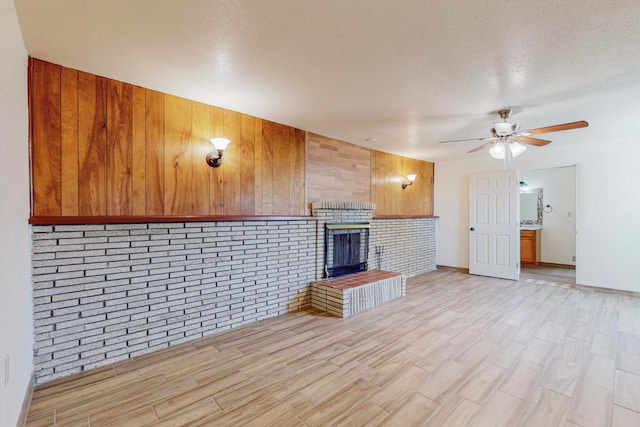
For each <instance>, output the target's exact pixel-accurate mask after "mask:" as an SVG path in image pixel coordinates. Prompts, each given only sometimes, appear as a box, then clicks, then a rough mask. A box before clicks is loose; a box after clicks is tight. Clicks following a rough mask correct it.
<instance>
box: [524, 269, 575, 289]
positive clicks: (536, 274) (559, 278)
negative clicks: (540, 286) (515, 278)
mask: <svg viewBox="0 0 640 427" xmlns="http://www.w3.org/2000/svg"><path fill="white" fill-rule="evenodd" d="M520 278H521V279H536V280H545V281H548V282H556V283H562V284H565V285H575V284H576V269H575V268H568V267H562V266H548V265H540V266H538V267H536V268H524V267H523V268H521V269H520Z"/></svg>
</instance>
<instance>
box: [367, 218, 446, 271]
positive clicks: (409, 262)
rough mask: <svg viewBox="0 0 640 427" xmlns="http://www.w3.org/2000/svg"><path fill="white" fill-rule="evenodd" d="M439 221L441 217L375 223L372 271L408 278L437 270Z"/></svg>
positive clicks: (372, 242)
mask: <svg viewBox="0 0 640 427" xmlns="http://www.w3.org/2000/svg"><path fill="white" fill-rule="evenodd" d="M437 221H438V220H437V218H415V219H414V218H412V219H375V220H373V221H372V222H371V235H370V238H369V268H377V269H381V270H387V271H394V272H397V273H402V274H404V275H405V276H407V277H411V276H415V275H417V274H422V273H426V272H428V271H432V270H435V269H436V236H437V234H436V233H437V225H438V223H437ZM381 250H382V251H383V252H382V253H380V254H379V255H377V254H376V252H381ZM379 260H380V261H381V262H379Z"/></svg>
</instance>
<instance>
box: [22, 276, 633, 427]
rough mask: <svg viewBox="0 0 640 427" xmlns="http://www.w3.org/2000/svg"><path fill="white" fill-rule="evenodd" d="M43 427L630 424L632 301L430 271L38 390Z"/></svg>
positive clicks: (37, 413)
mask: <svg viewBox="0 0 640 427" xmlns="http://www.w3.org/2000/svg"><path fill="white" fill-rule="evenodd" d="M54 424H55V425H73V426H89V425H90V426H147V425H150V426H151V425H152V426H180V425H188V426H200V425H212V426H225V425H248V426H260V427H264V426H329V425H331V426H365V425H366V426H375V425H380V426H411V425H424V426H566V427H569V426H572V427H575V426H585V427H586V426H615V427H629V426H640V299H638V298H636V297H632V296H627V295H619V294H612V293H599V292H594V291H592V290H584V289H575V288H570V287H563V286H553V285H552V284H549V283H546V282H544V281H541V280H534V279H523V280H521V281H519V282H513V281H508V280H500V279H492V278H485V277H479V276H469V275H466V274H463V273H459V272H456V271H451V270H438V271H435V272H432V273H428V274H424V275H421V276H418V277H414V278H411V279H409V280H408V284H407V296H406V297H405V298H403V299H401V300H396V301H393V302H391V303H388V304H386V305H384V306H382V307H379V308H377V309H374V310H371V311H368V312H365V313H362V314H359V315H357V316H354V317H351V318H347V319H339V318H334V317H328V316H326V315H324V314H323V313H320V312H318V311H314V310H307V311H304V312H298V313H292V314H289V315H285V316H281V317H278V318H274V319H270V320H266V321H263V322H260V323H256V324H252V325H249V326H245V327H243V328H239V329H234V330H232V331H229V332H226V333H221V334H217V335H214V336H211V337H209V338H206V339H202V340H199V341H196V342H192V343H189V344H184V345H181V346H179V347H174V348H171V349H168V350H164V351H162V352H157V353H154V354H151V355H148V356H144V357H140V358H137V359H133V360H130V361H126V362H122V363H118V364H116V365H112V366H110V367H106V368H100V369H97V370H94V371H91V372H88V373H85V374H82V375H78V376H75V377H71V378H68V379H64V380H59V381H56V382H53V383H49V384H45V385H44V386H40V387H38V388H37V389H36V391H35V393H34V396H33V401H32V405H31V408H30V412H29V419H28V425H29V426H47V425H54Z"/></svg>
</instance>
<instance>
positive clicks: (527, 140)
mask: <svg viewBox="0 0 640 427" xmlns="http://www.w3.org/2000/svg"><path fill="white" fill-rule="evenodd" d="M518 139H519V140H520V143H522V144H527V145H535V146H536V147H542V146H544V145H547V144H551V141H549V140H547V139H539V138H531V137H530V136H520V137H518Z"/></svg>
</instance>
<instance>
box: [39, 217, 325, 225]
mask: <svg viewBox="0 0 640 427" xmlns="http://www.w3.org/2000/svg"><path fill="white" fill-rule="evenodd" d="M299 220H306V221H317V220H318V219H317V218H314V217H311V216H252V215H216V216H200V215H198V216H191V215H179V216H161V215H158V216H32V217H31V218H29V224H33V225H78V224H140V223H161V222H221V221H299Z"/></svg>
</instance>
